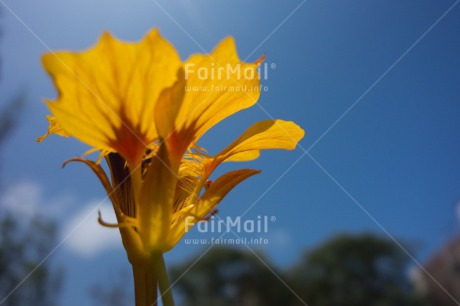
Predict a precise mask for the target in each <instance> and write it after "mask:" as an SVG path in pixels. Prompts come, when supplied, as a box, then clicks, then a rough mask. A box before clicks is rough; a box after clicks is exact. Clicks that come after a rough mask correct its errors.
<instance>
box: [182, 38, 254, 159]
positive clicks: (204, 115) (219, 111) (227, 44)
mask: <svg viewBox="0 0 460 306" xmlns="http://www.w3.org/2000/svg"><path fill="white" fill-rule="evenodd" d="M257 67H258V64H249V63H244V62H242V61H241V60H240V59H239V58H238V54H237V52H236V47H235V42H234V40H233V38H232V37H228V38H226V39H224V40H223V41H222V42H221V43H220V44H219V45H218V46H217V47H216V48H215V50H214V51H213V52H212V53H211V54H210V55H209V56H208V55H203V54H197V55H194V56H191V57H190V58H189V59H188V60H187V61H186V62H185V63H184V72H185V79H186V81H187V85H186V91H187V92H186V95H185V97H184V101H183V103H182V106H181V109H180V111H179V113H178V116H177V119H176V127H177V134H178V136H177V138H178V139H181V141H182V143H184V142H185V143H186V144H190V143H192V142H196V141H197V139H199V138H200V137H201V136H202V135H203V134H204V133H205V132H206V131H207V130H208V129H210V128H211V127H212V126H214V125H215V124H217V123H218V122H220V121H222V120H223V119H225V118H227V117H229V116H230V115H232V114H234V113H236V112H238V111H240V110H243V109H245V108H248V107H250V106H252V105H254V104H255V103H256V102H257V100H258V98H259V95H260V80H259V74H258V71H257ZM181 149H182V150H184V148H181Z"/></svg>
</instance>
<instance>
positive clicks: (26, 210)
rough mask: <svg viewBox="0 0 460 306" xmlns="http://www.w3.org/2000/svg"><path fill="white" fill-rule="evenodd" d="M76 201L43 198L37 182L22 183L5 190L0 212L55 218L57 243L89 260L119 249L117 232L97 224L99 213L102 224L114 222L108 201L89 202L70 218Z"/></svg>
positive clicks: (64, 196)
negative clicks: (58, 235) (59, 229)
mask: <svg viewBox="0 0 460 306" xmlns="http://www.w3.org/2000/svg"><path fill="white" fill-rule="evenodd" d="M76 203H78V201H77V199H76V198H75V197H74V196H72V195H69V194H61V195H57V196H56V197H54V198H52V199H45V197H44V192H43V188H42V186H41V185H40V184H38V183H37V182H33V181H29V180H22V181H19V182H17V183H14V184H11V185H10V186H7V187H5V189H4V192H3V194H1V195H0V205H1V210H0V212H2V211H7V212H9V213H11V214H13V215H14V216H16V217H19V218H20V219H23V220H28V219H29V218H31V217H32V216H35V215H37V214H38V215H41V216H45V217H49V218H50V219H51V220H52V219H53V218H55V219H56V220H57V221H58V224H59V226H60V227H61V235H60V240H61V241H62V240H65V243H64V244H63V246H64V247H65V248H67V249H68V250H70V251H72V252H74V253H76V254H77V255H79V256H82V257H92V256H95V255H97V254H100V253H101V252H103V251H105V250H108V249H114V248H117V247H122V242H121V238H120V234H119V231H118V229H115V228H106V227H103V226H101V225H100V224H99V223H98V222H97V217H98V211H99V210H100V211H101V213H102V217H103V219H104V221H106V222H109V223H116V218H115V214H114V212H113V208H112V205H111V204H110V202H108V201H106V202H101V201H91V202H90V203H87V204H86V205H83V206H81V207H82V208H81V209H80V210H79V211H77V212H76V213H73V214H72V215H69V213H68V211H69V210H70V211H73V209H69V208H72V207H75V205H76Z"/></svg>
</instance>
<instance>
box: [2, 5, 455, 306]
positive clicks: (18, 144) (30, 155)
mask: <svg viewBox="0 0 460 306" xmlns="http://www.w3.org/2000/svg"><path fill="white" fill-rule="evenodd" d="M457 3H458V1H452V0H450V1H447V0H446V1H444V0H437V1H428V0H419V1H403V2H402V1H396V0H385V1H376V0H372V1H369V0H355V1H318V0H307V1H304V2H302V1H284V2H281V1H259V0H253V1H242V0H237V1H222V0H221V1H209V0H208V1H201V0H195V1H191V0H187V1H176V2H172V1H171V2H169V1H157V2H155V1H151V0H138V1H135V2H129V3H128V2H127V1H120V0H117V1H109V0H104V1H97V2H96V1H90V0H83V1H73V2H69V1H58V0H43V1H40V4H37V3H36V2H32V1H13V0H10V1H8V0H1V1H0V6H1V9H2V18H1V25H2V31H3V37H2V41H1V48H0V52H1V53H0V54H1V58H2V72H1V73H2V81H1V83H0V90H1V92H2V97H3V100H5V98H9V97H12V96H14V95H15V94H16V93H17V92H19V91H23V92H24V93H25V94H26V96H27V104H26V107H25V110H24V113H23V114H22V116H21V123H20V126H19V127H18V129H17V130H16V132H15V133H14V135H12V137H11V138H10V140H9V142H8V146H7V148H6V149H5V152H4V153H3V159H4V161H5V164H4V166H3V169H2V171H3V173H2V175H3V176H4V178H5V180H6V182H7V184H8V186H10V187H9V190H8V192H9V193H8V194H7V196H8V197H9V199H10V200H9V202H8V203H10V205H9V207H10V208H9V209H12V210H14V209H16V211H17V213H18V214H20V213H24V210H25V211H30V210H32V211H39V212H40V213H42V214H44V215H49V216H50V217H52V218H57V219H58V220H59V223H60V224H61V228H62V234H61V238H65V237H67V236H66V233H69V231H72V230H73V229H75V228H76V227H77V225H78V224H79V223H80V221H81V220H82V219H84V218H85V217H86V216H88V213H89V212H90V211H91V210H92V209H93V208H94V207H96V205H97V204H98V203H99V202H100V201H101V199H103V198H104V192H103V190H102V188H101V187H100V185H99V183H98V181H97V179H96V178H95V177H94V176H93V175H92V174H91V173H90V171H88V169H86V168H84V167H83V166H80V165H69V167H67V168H66V169H65V170H62V169H61V168H60V165H61V163H62V162H63V161H64V160H66V159H68V158H69V157H73V156H76V155H81V154H82V153H83V152H85V151H86V150H87V149H88V148H87V147H86V146H85V145H83V144H81V143H79V142H78V141H77V140H75V139H61V138H59V137H51V138H49V139H47V140H46V141H45V142H44V143H41V144H37V143H35V142H34V139H35V138H36V137H37V136H39V135H41V134H42V133H44V132H45V131H46V128H47V123H46V120H45V115H46V114H47V113H48V111H47V109H46V107H45V105H44V104H43V103H42V102H41V98H42V97H48V98H53V97H55V95H56V93H55V90H54V88H53V87H52V84H51V82H50V80H49V78H48V77H47V76H46V75H45V73H44V72H43V69H42V68H41V66H40V55H41V54H43V53H44V52H47V51H48V48H49V49H51V50H56V49H72V50H82V49H86V48H89V47H90V46H91V45H93V44H94V43H95V42H96V40H97V38H98V37H99V35H100V34H101V33H102V31H104V30H109V31H110V32H112V33H113V34H114V35H115V36H117V37H119V38H121V39H125V40H138V39H140V38H141V37H142V36H143V35H144V34H145V33H146V32H147V31H148V30H149V29H151V28H152V27H155V26H156V27H158V28H159V29H160V31H161V33H162V35H163V36H164V37H166V38H167V39H168V40H169V41H171V42H172V43H173V44H174V46H175V47H176V49H177V50H178V51H179V53H180V55H181V57H182V58H183V59H185V58H187V57H188V56H189V55H190V54H193V53H196V52H203V50H202V49H204V50H206V51H210V50H212V48H213V47H214V46H215V45H216V44H217V43H218V42H219V41H220V40H221V39H222V38H224V37H225V36H228V35H232V36H234V37H235V40H236V43H237V47H238V51H239V54H240V57H241V58H243V59H246V58H247V60H249V61H253V60H255V59H257V58H258V57H260V55H262V54H263V53H265V54H266V56H267V58H266V62H267V63H268V64H270V65H271V64H275V68H274V69H270V70H269V71H268V73H269V78H268V80H264V81H263V84H264V85H265V86H267V88H268V91H266V92H264V93H262V96H261V98H260V100H259V105H258V106H254V107H253V108H252V109H249V110H247V111H244V112H242V113H239V114H237V115H235V116H234V117H231V118H229V119H228V120H226V121H225V122H223V123H221V124H219V125H218V126H216V128H215V129H213V130H212V131H211V132H210V133H209V134H207V135H206V136H205V139H204V141H203V142H202V144H203V145H204V146H205V147H207V148H208V149H209V151H210V152H217V151H218V150H219V149H221V148H223V147H224V146H225V144H227V143H229V142H230V141H231V140H233V139H234V138H235V137H237V136H238V135H239V134H240V133H241V132H242V131H244V129H245V128H246V127H248V126H249V125H251V124H252V123H253V122H254V121H256V120H263V119H267V117H268V116H273V117H275V118H281V119H287V120H293V121H295V122H297V123H298V124H299V125H301V126H302V127H303V128H304V129H305V130H306V136H305V138H304V139H303V140H302V142H301V148H298V149H297V150H296V151H293V152H285V151H282V152H281V151H280V152H264V154H263V156H262V157H261V158H260V159H258V160H257V161H254V162H251V163H249V164H248V165H245V166H247V167H251V168H256V169H262V170H263V172H262V174H261V175H259V176H257V177H254V178H251V179H250V181H248V182H246V183H244V184H242V185H241V186H239V187H238V188H237V189H236V190H235V191H234V192H233V193H232V194H230V195H229V196H228V198H226V200H225V201H224V202H223V203H222V205H221V206H220V212H219V215H220V216H223V217H225V216H237V215H240V214H241V213H243V212H244V211H245V210H246V208H248V207H250V206H251V205H252V204H254V203H255V205H253V207H252V208H251V209H250V210H249V212H248V214H247V215H246V216H247V218H255V217H257V216H259V215H268V216H276V222H274V223H273V224H270V233H269V234H268V236H267V238H269V239H270V243H269V244H268V245H267V246H264V247H263V250H264V251H265V252H266V253H267V254H268V255H269V258H270V259H271V260H272V261H273V262H274V263H276V264H277V265H280V266H287V265H288V264H289V263H292V262H294V261H295V260H296V259H298V258H299V256H300V254H301V252H302V251H303V250H305V249H308V248H311V247H313V246H314V245H315V244H317V243H319V242H321V241H323V240H324V239H326V238H328V237H331V236H333V235H335V234H337V233H341V232H352V233H358V232H362V231H373V232H376V233H379V234H383V235H386V234H391V235H393V236H394V237H397V238H398V239H401V241H406V242H408V243H410V244H411V245H414V246H416V248H415V250H414V256H415V258H417V259H418V260H420V261H422V262H423V260H426V259H427V258H428V256H429V254H431V253H432V252H433V251H435V250H436V249H437V248H438V247H440V246H441V245H442V244H443V243H444V242H446V241H448V240H449V239H450V238H451V237H452V236H453V235H454V234H455V233H456V231H457V230H458V217H457V212H456V210H457V209H456V206H457V205H456V203H457V201H458V200H459V199H460V189H459V186H460V172H459V171H458V170H459V169H460V159H459V156H460V144H459V141H458V139H459V132H460V121H459V120H458V119H459V116H460V103H459V97H460V86H459V85H460V72H459V71H460V57H459V54H460V37H459V35H458V33H459V32H458V29H460V5H458V6H457V5H456V4H457ZM449 9H450V10H449ZM448 10H449V11H448ZM446 12H447V13H446ZM310 148H311V149H310ZM305 150H308V154H305V153H304V151H305ZM232 167H233V168H235V167H236V165H230V166H226V169H230V168H232ZM18 199H19V200H18ZM15 203H19V204H17V205H16V206H20V205H26V206H25V207H26V209H24V208H22V209H19V208H15ZM21 203H22V204H21ZM104 207H105V208H104V213H105V215H108V214H109V212H110V209H109V208H110V207H109V205H108V204H107V203H106V204H105V206H104ZM94 213H95V212H94V211H93V214H91V215H90V217H89V218H87V219H84V220H85V221H84V223H83V225H82V226H79V227H77V229H76V230H75V231H74V232H73V234H71V235H70V236H68V237H67V238H66V241H65V242H64V243H62V245H60V246H59V247H58V248H57V249H56V251H55V253H54V254H53V256H52V257H51V258H50V260H53V261H55V262H56V264H60V265H62V266H64V268H65V269H66V271H67V272H66V283H65V285H64V292H63V295H62V302H63V305H69V306H72V305H80V304H81V303H82V302H84V301H86V299H87V297H86V296H87V293H88V286H89V285H90V284H93V283H97V282H101V281H104V280H107V279H109V278H110V277H111V275H113V273H114V272H113V271H114V270H117V269H118V268H119V267H125V268H126V269H128V268H129V266H127V263H126V259H125V257H124V256H125V255H124V252H123V250H122V249H121V248H120V247H119V244H118V243H117V233H116V232H115V231H111V232H107V231H110V230H108V229H102V228H100V227H98V225H97V224H96V220H95V218H94V216H95V214H94ZM190 236H191V237H199V233H197V232H193V233H191V235H190ZM82 237H83V238H82ZM85 237H86V238H87V237H91V238H94V239H93V240H91V239H89V238H88V239H89V241H85ZM100 243H101V244H100ZM101 245H102V246H101ZM200 250H201V248H200V247H196V246H195V247H191V246H186V245H184V244H183V243H181V244H179V245H178V246H177V248H175V249H174V250H173V251H171V252H170V253H168V254H167V261H168V262H169V263H174V262H179V261H181V260H182V259H183V258H187V257H189V256H191V255H192V254H197V253H198V252H200ZM280 285H281V284H280Z"/></svg>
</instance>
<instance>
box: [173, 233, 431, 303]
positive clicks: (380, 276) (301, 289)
mask: <svg viewBox="0 0 460 306" xmlns="http://www.w3.org/2000/svg"><path fill="white" fill-rule="evenodd" d="M259 256H260V255H259ZM196 260H197V258H194V259H193V260H190V261H189V262H187V263H185V264H184V265H181V266H178V267H176V268H174V269H173V271H172V275H173V280H174V279H177V280H178V281H177V284H176V285H175V289H176V290H177V291H176V294H177V296H178V297H180V298H181V300H182V304H179V305H187V306H198V305H199V306H203V305H213V306H230V305H231V306H233V305H235V306H236V305H245V306H258V305H287V306H290V305H291V306H297V305H305V304H307V305H309V306H388V305H391V306H399V305H401V306H411V305H413V306H415V305H417V306H421V305H427V304H425V303H422V302H421V300H420V299H419V298H417V297H416V295H415V294H414V293H413V290H412V288H411V286H410V282H409V280H408V273H407V268H408V264H409V259H408V257H407V256H406V255H405V254H404V253H402V251H401V250H400V248H399V247H398V246H397V245H396V244H395V243H394V242H392V241H391V240H388V239H386V238H382V237H379V236H375V235H360V236H345V235H344V236H339V237H336V238H334V239H332V240H330V241H327V242H326V243H325V244H323V245H321V246H319V247H317V248H315V249H313V250H312V251H311V252H308V253H306V254H305V256H304V257H303V258H302V260H301V261H300V262H299V263H298V264H297V265H295V266H293V267H292V268H290V269H288V270H287V271H279V270H277V269H276V268H274V267H273V265H271V264H270V263H269V262H268V261H267V260H266V259H263V261H264V262H265V263H267V265H268V266H269V267H270V269H272V270H273V271H274V272H275V273H276V274H277V276H278V277H277V276H275V275H274V274H273V273H272V272H271V271H270V269H269V268H267V266H265V264H264V263H262V262H261V261H260V260H259V259H258V258H257V257H256V256H254V254H253V253H252V252H249V251H244V250H235V249H224V248H214V249H212V250H211V251H209V253H207V254H205V255H204V256H203V258H201V259H200V260H198V262H197V263H196V264H194V263H195V261H196ZM189 269H190V270H189ZM288 287H289V289H288ZM291 290H292V291H291ZM294 292H295V294H294ZM296 294H297V295H298V297H296Z"/></svg>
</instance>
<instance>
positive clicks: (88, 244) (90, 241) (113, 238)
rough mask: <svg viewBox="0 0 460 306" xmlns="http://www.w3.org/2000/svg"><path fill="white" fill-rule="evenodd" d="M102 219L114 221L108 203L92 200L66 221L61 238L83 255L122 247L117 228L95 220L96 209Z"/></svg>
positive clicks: (67, 245)
mask: <svg viewBox="0 0 460 306" xmlns="http://www.w3.org/2000/svg"><path fill="white" fill-rule="evenodd" d="M99 210H100V211H101V213H102V217H103V219H104V221H106V222H110V223H116V218H115V214H114V212H113V208H112V206H111V204H110V203H108V202H103V203H101V201H92V202H91V203H89V204H87V205H85V206H84V208H83V209H81V210H80V212H77V213H76V214H74V215H73V216H72V218H71V219H70V220H68V221H67V222H66V225H65V227H64V229H63V231H62V233H63V234H62V239H65V246H66V248H68V249H69V250H71V251H73V252H75V253H76V254H78V255H80V256H83V257H92V256H95V255H98V254H100V253H101V252H103V251H106V250H108V249H115V248H118V247H122V242H121V237H120V233H119V231H118V229H116V228H106V227H103V226H101V225H100V224H99V223H98V222H97V218H98V211H99Z"/></svg>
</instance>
